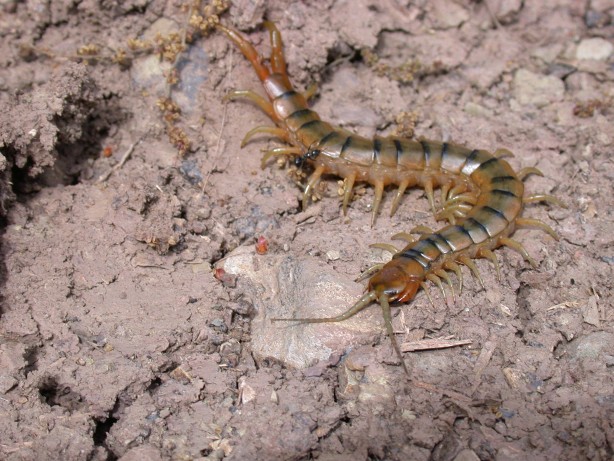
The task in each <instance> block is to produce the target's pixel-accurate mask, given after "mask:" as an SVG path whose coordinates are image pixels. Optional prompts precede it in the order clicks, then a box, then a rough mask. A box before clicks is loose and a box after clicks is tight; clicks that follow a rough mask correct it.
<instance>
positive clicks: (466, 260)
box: [458, 255, 486, 290]
mask: <svg viewBox="0 0 614 461" xmlns="http://www.w3.org/2000/svg"><path fill="white" fill-rule="evenodd" d="M458 262H459V263H461V264H464V265H465V266H467V267H468V268H469V270H470V271H471V273H472V274H473V276H474V277H475V278H476V279H478V282H480V286H481V287H482V289H484V290H485V289H486V287H485V286H484V280H482V276H481V275H480V271H479V270H478V266H476V265H475V263H474V262H473V261H472V260H471V258H469V256H467V255H462V256H460V257H459V258H458Z"/></svg>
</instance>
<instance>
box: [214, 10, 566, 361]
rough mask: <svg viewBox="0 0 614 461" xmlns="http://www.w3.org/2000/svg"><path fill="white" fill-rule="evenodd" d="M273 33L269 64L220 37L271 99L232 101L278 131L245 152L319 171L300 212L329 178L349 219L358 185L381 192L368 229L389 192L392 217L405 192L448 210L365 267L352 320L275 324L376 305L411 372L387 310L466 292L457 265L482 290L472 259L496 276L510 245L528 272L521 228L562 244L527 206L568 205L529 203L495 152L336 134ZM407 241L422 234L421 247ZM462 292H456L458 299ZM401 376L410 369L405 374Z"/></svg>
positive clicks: (233, 34) (247, 47)
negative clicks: (301, 88)
mask: <svg viewBox="0 0 614 461" xmlns="http://www.w3.org/2000/svg"><path fill="white" fill-rule="evenodd" d="M264 25H265V27H266V28H267V29H268V31H269V33H270V39H271V56H270V59H269V65H268V66H267V65H266V64H265V62H264V60H263V59H262V58H261V56H260V55H259V54H258V52H257V51H256V49H255V48H254V46H253V45H252V44H251V43H250V42H249V41H247V40H246V39H245V38H244V37H243V36H242V35H241V34H240V33H239V32H238V31H236V30H234V29H232V28H230V27H227V26H223V25H218V26H217V27H218V29H219V30H221V31H222V32H224V33H225V34H226V35H227V36H228V37H229V38H230V39H231V40H232V41H233V42H234V43H235V45H236V46H237V47H238V48H239V49H240V50H241V52H242V53H243V55H244V56H245V57H246V58H247V59H248V60H249V61H250V63H251V64H252V66H253V68H254V70H255V71H256V74H257V75H258V77H259V79H260V81H261V82H262V85H263V87H264V89H265V91H266V94H267V96H268V99H267V98H264V97H262V96H260V95H259V94H257V93H254V92H252V91H248V90H241V91H232V92H230V93H229V94H228V95H227V96H226V99H228V100H232V99H237V98H247V99H249V100H251V101H252V102H253V103H255V104H256V105H257V106H259V107H260V108H261V109H262V110H263V111H264V112H265V113H266V114H267V115H268V116H269V117H270V118H271V119H272V120H273V121H274V122H275V124H276V126H275V127H269V126H259V127H256V128H254V129H252V130H250V131H249V132H248V133H247V134H246V135H245V138H244V139H243V142H242V146H243V145H245V143H247V142H248V141H249V140H250V139H251V138H252V137H253V136H254V135H257V134H267V135H269V136H273V137H277V138H280V139H282V140H283V141H285V142H286V143H288V144H289V146H286V147H278V148H274V149H272V150H270V151H269V152H267V153H266V154H265V156H264V158H263V164H264V163H265V162H266V161H267V160H268V159H269V158H271V157H272V156H276V155H291V156H296V157H297V158H298V159H299V160H300V161H301V162H307V163H309V164H311V165H312V166H313V169H314V171H313V173H312V175H311V176H310V177H309V179H308V181H307V185H306V186H305V190H304V193H303V207H305V206H306V205H307V200H308V197H309V196H310V194H311V192H312V191H313V189H314V188H315V187H316V186H317V184H318V182H319V181H320V179H321V177H322V176H323V175H324V174H332V175H336V176H340V177H342V178H344V184H345V185H344V190H343V211H344V213H345V211H346V209H347V206H348V203H349V201H350V198H351V194H352V189H353V187H354V184H355V183H356V182H358V181H362V182H367V183H370V184H372V185H373V186H374V188H375V199H374V203H373V208H372V218H371V222H372V224H373V223H374V222H375V219H376V216H377V212H378V209H379V206H380V203H381V200H382V196H383V192H384V188H385V187H386V186H387V185H390V184H394V185H396V186H398V189H397V192H396V195H395V197H394V200H393V202H392V208H391V215H393V214H394V213H395V212H396V210H397V207H398V205H399V201H400V199H401V197H402V196H403V194H404V193H405V190H406V189H407V188H408V187H413V186H420V187H422V188H424V190H425V193H426V196H427V198H428V201H429V203H430V206H431V208H432V209H433V211H434V210H435V201H434V190H435V189H436V188H440V189H441V197H442V202H443V204H442V207H441V210H440V211H439V212H437V213H436V218H437V219H438V220H447V221H448V222H449V225H447V226H446V227H444V228H442V229H440V230H439V231H437V232H434V231H432V230H431V229H428V228H426V227H424V226H419V227H418V228H415V229H413V230H412V231H411V232H410V233H401V234H397V235H396V236H395V237H397V238H400V239H403V240H405V241H407V246H406V247H405V248H403V249H402V250H400V251H397V250H396V248H394V247H392V245H386V244H378V245H379V246H380V247H381V248H385V249H390V250H391V251H393V253H394V255H393V258H392V260H391V261H390V262H388V263H386V264H380V265H376V266H373V267H372V268H370V269H368V270H367V271H366V272H365V274H363V275H367V276H371V277H370V279H369V283H368V289H367V292H366V293H365V294H364V295H363V296H362V297H361V298H360V299H359V300H358V301H357V302H356V303H355V304H354V305H353V306H352V307H351V308H350V309H348V310H347V311H346V312H344V313H342V314H340V315H338V316H337V317H332V318H295V319H274V320H275V321H282V320H283V321H297V322H302V323H322V322H340V321H343V320H346V319H348V318H349V317H351V316H353V315H355V314H356V313H358V312H359V311H361V310H362V309H364V308H365V307H367V306H368V305H369V304H371V303H372V302H374V301H376V302H378V303H379V304H380V306H381V308H382V311H383V316H384V322H385V325H386V330H387V333H388V336H389V337H390V340H391V342H392V345H393V347H394V349H395V351H396V353H397V355H398V356H399V358H400V360H401V364H402V365H403V367H404V368H405V363H404V361H403V358H402V355H401V351H400V349H399V346H398V344H397V342H396V340H395V337H394V334H393V330H392V320H391V312H390V303H392V302H397V303H403V302H408V301H410V300H411V299H413V298H414V296H415V295H416V293H417V291H418V290H419V289H423V290H425V292H426V294H427V296H428V298H429V299H430V300H431V303H432V299H431V297H430V295H429V292H428V287H427V285H426V282H427V281H430V282H433V283H434V284H435V285H437V286H438V287H439V289H441V291H442V293H443V294H444V297H445V292H444V288H443V283H442V281H443V282H444V283H446V285H448V286H449V289H450V291H451V293H452V296H453V297H454V296H455V295H454V285H453V283H452V280H451V278H450V275H449V272H450V271H451V272H453V273H455V274H456V277H457V279H458V284H459V289H460V290H462V284H463V275H462V271H461V268H460V266H459V264H462V265H465V266H467V267H468V268H469V269H470V271H471V272H472V274H473V275H474V276H475V277H476V278H477V279H478V281H479V282H480V284H482V286H483V281H482V278H481V276H480V273H479V272H478V269H477V267H476V265H475V263H474V262H473V261H472V260H473V259H475V258H487V259H489V260H491V261H492V262H493V264H494V265H495V268H496V270H497V272H499V266H498V261H497V257H496V255H495V254H494V253H493V251H492V250H493V249H495V248H497V247H500V246H507V247H509V248H511V249H513V250H515V251H517V252H518V253H520V254H521V255H522V256H523V257H524V258H525V259H526V260H527V261H528V262H529V263H530V264H531V265H533V266H535V265H536V263H535V261H534V260H533V259H532V258H531V257H530V256H529V254H528V253H527V251H526V250H525V248H524V247H523V246H522V245H521V244H520V243H519V242H517V241H515V240H513V239H511V238H510V236H511V235H512V234H513V232H514V231H515V230H516V229H517V228H520V227H526V228H537V229H541V230H543V231H545V232H547V233H548V234H550V235H551V236H552V237H554V238H555V239H557V240H558V236H557V234H556V233H555V232H554V230H552V228H551V227H550V226H549V225H548V224H546V223H544V222H542V221H539V220H536V219H528V218H522V217H521V214H522V211H523V208H524V204H525V203H529V202H536V201H546V202H551V203H555V204H559V205H562V204H561V203H560V202H559V200H558V199H556V198H555V197H553V196H551V195H546V194H535V195H528V196H525V195H524V184H523V182H522V181H523V179H524V178H525V177H526V176H527V175H529V174H539V175H541V172H540V171H539V170H537V169H536V168H533V167H529V168H524V169H522V170H520V171H519V172H515V171H514V170H513V169H512V167H511V166H510V165H509V163H508V162H506V161H505V160H503V158H504V157H506V156H511V155H512V154H511V152H509V151H508V150H506V149H500V150H498V151H496V152H495V153H494V154H491V153H489V152H487V151H484V150H480V149H473V150H472V149H468V148H465V147H463V146H459V145H456V144H452V143H447V142H436V141H427V140H420V141H416V140H411V139H405V138H400V137H394V136H393V137H379V136H375V137H374V138H373V139H367V138H364V137H361V136H358V135H356V134H353V133H352V132H350V131H348V130H345V129H341V128H338V127H334V126H332V125H331V124H329V123H327V122H324V121H322V120H321V119H320V117H319V116H318V114H317V113H316V112H314V111H312V110H311V109H309V107H308V104H307V100H308V99H309V97H310V96H311V94H310V93H311V92H310V91H307V92H306V93H299V92H297V91H296V90H295V89H294V87H293V85H292V83H291V82H290V79H289V78H288V74H287V71H286V62H285V58H284V55H283V45H282V39H281V34H280V33H279V31H278V30H277V28H276V27H275V25H274V24H273V23H271V22H265V23H264ZM411 234H420V237H419V238H418V239H415V238H414V237H413V236H412V235H411ZM460 290H459V291H460ZM405 371H407V369H406V368H405Z"/></svg>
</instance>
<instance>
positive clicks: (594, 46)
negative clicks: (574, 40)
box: [576, 38, 614, 61]
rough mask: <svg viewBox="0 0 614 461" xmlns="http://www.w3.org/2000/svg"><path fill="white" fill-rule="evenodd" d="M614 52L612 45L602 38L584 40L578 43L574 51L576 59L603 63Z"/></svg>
mask: <svg viewBox="0 0 614 461" xmlns="http://www.w3.org/2000/svg"><path fill="white" fill-rule="evenodd" d="M613 51H614V45H612V43H611V42H609V41H607V40H604V39H603V38H586V39H584V40H582V41H581V42H580V44H579V45H578V48H577V49H576V58H577V59H594V60H595V61H605V60H606V59H608V58H609V57H610V55H611V54H612V52H613Z"/></svg>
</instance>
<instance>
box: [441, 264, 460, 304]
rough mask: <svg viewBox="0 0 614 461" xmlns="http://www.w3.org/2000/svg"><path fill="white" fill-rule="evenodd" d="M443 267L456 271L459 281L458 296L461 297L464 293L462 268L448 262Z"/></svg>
mask: <svg viewBox="0 0 614 461" xmlns="http://www.w3.org/2000/svg"><path fill="white" fill-rule="evenodd" d="M443 267H444V269H448V270H451V271H454V273H455V274H456V278H457V280H458V294H459V296H460V295H461V294H462V292H463V271H462V270H461V268H460V266H459V265H458V264H456V263H455V262H454V261H446V262H445V263H444V265H443Z"/></svg>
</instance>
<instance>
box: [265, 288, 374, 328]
mask: <svg viewBox="0 0 614 461" xmlns="http://www.w3.org/2000/svg"><path fill="white" fill-rule="evenodd" d="M376 299H377V294H376V293H375V291H369V292H368V293H365V294H364V295H362V297H361V298H360V299H359V300H358V301H357V302H356V304H354V305H353V306H352V307H350V308H349V309H348V310H347V311H345V312H344V313H342V314H339V315H338V316H336V317H324V318H298V319H290V318H275V319H271V322H297V323H332V322H343V321H344V320H347V319H349V318H350V317H353V316H354V315H356V314H358V313H359V312H360V311H361V310H363V309H364V308H365V307H367V306H368V305H369V304H371V303H372V302H373V301H375V300H376Z"/></svg>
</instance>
